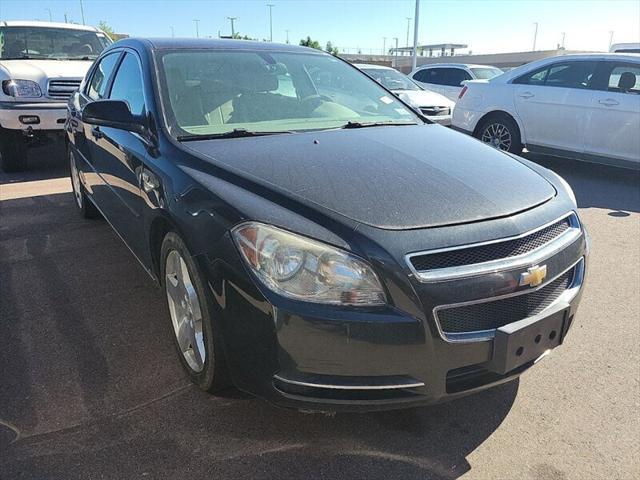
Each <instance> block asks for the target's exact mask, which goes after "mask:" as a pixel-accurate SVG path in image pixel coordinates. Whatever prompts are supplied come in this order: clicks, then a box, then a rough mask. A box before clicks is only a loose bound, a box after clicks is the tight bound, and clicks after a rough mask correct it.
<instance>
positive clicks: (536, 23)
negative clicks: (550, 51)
mask: <svg viewBox="0 0 640 480" xmlns="http://www.w3.org/2000/svg"><path fill="white" fill-rule="evenodd" d="M533 24H534V25H535V26H536V29H535V31H534V32H533V51H534V52H535V51H536V40H537V39H538V22H533Z"/></svg>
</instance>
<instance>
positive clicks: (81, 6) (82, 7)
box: [80, 0, 85, 25]
mask: <svg viewBox="0 0 640 480" xmlns="http://www.w3.org/2000/svg"><path fill="white" fill-rule="evenodd" d="M80 13H81V14H82V24H83V25H85V23H84V5H83V4H82V0H80Z"/></svg>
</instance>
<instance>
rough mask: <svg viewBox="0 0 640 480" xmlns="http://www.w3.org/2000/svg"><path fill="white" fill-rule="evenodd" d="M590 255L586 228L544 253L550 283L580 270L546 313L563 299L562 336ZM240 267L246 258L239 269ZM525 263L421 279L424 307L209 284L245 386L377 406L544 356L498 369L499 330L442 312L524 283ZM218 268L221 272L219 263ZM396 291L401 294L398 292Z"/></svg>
mask: <svg viewBox="0 0 640 480" xmlns="http://www.w3.org/2000/svg"><path fill="white" fill-rule="evenodd" d="M586 255H587V245H586V238H585V235H581V236H580V237H579V238H578V239H577V240H575V241H574V242H573V243H572V244H571V245H570V246H569V247H567V248H566V249H564V250H563V251H561V252H557V253H556V254H554V255H553V256H552V257H551V258H548V259H546V260H545V263H546V265H547V267H548V269H549V272H550V277H549V281H548V282H545V283H544V284H543V286H545V285H547V284H548V283H550V282H551V281H552V280H553V278H552V276H553V277H554V278H555V277H556V276H558V275H560V273H561V271H563V270H562V269H564V270H566V267H567V265H570V266H572V268H576V272H577V273H576V274H574V280H572V283H571V288H569V289H567V291H566V294H565V295H563V296H562V297H561V298H560V299H559V301H558V302H555V303H554V304H553V305H549V306H548V307H547V308H546V309H545V310H543V312H542V313H541V316H540V318H545V315H546V314H547V313H548V315H551V314H552V313H557V312H556V310H557V308H558V307H559V306H561V307H562V309H564V311H565V312H566V314H565V317H564V318H565V321H564V323H563V327H562V331H561V332H560V343H562V340H563V339H564V338H565V336H566V335H567V332H568V331H569V329H570V328H571V325H572V323H573V319H574V316H575V313H576V310H577V308H578V304H579V302H580V297H581V293H582V285H583V280H584V273H585V269H586ZM217 268H219V266H218V267H217ZM237 268H240V269H242V265H237V266H235V267H234V268H232V269H231V270H234V271H236V272H237V271H238V270H237ZM521 273H522V268H521V267H519V268H514V269H512V270H508V271H501V272H494V273H489V274H487V275H486V276H483V279H482V282H481V283H479V282H478V281H477V279H463V280H454V281H448V282H440V283H438V282H436V283H420V282H418V281H416V280H415V279H413V280H412V284H413V288H414V293H415V294H416V297H417V298H418V299H419V300H418V304H419V305H418V308H419V311H418V310H412V308H410V305H409V304H408V303H407V301H408V300H407V299H408V298H409V297H410V295H408V296H407V297H406V298H405V299H404V300H399V301H397V302H396V303H395V305H396V306H387V307H384V308H372V309H369V310H361V309H358V310H355V309H344V308H337V307H328V306H319V305H310V304H304V303H301V302H294V301H289V300H286V299H282V298H277V297H274V296H271V295H269V294H268V293H267V292H261V291H260V290H259V288H258V287H256V285H255V284H253V282H251V281H247V279H246V278H242V277H243V276H242V275H233V274H225V275H224V277H226V280H222V283H221V284H220V285H217V286H216V285H211V288H212V291H213V292H214V297H215V298H216V299H217V300H218V302H219V307H220V316H221V325H220V327H221V328H222V331H223V337H224V339H225V354H226V357H227V360H228V363H229V365H230V367H231V374H232V377H233V380H234V383H235V384H236V386H237V387H238V388H240V389H241V390H244V391H247V392H249V393H252V394H254V395H257V396H260V397H262V398H265V399H267V400H269V401H271V402H273V403H276V404H278V405H282V406H287V407H292V408H298V409H304V410H312V411H353V410H357V411H369V410H384V409H397V408H406V407H413V406H419V405H429V404H434V403H439V402H443V401H448V400H452V399H455V398H458V397H461V396H464V395H468V394H470V393H474V392H477V391H480V390H483V389H486V388H490V387H492V386H495V385H498V384H501V383H504V382H507V381H510V380H512V379H514V378H516V377H518V376H519V375H520V374H521V373H523V372H524V371H526V370H527V369H528V368H530V367H531V366H532V365H533V364H534V363H535V362H536V361H537V360H538V359H539V358H537V357H536V358H530V359H527V361H526V362H525V363H522V364H518V365H517V367H516V368H513V369H512V370H509V371H506V373H505V372H502V373H496V370H495V369H494V368H493V367H492V362H493V361H494V360H495V357H496V354H495V352H494V348H495V345H494V340H493V338H490V337H489V338H487V337H484V338H480V339H477V338H476V339H473V340H470V341H465V340H463V341H452V340H451V339H450V338H447V336H445V335H443V333H442V332H441V331H440V327H439V323H438V320H437V318H436V314H435V313H434V312H435V310H436V307H437V306H438V305H442V304H446V303H452V302H451V300H452V298H455V299H458V298H459V299H461V300H463V301H465V300H467V299H468V298H470V297H473V296H480V297H482V296H490V295H486V291H491V292H494V293H493V295H492V296H498V294H499V293H500V292H501V290H504V289H505V288H509V286H511V288H512V287H513V284H514V282H515V284H516V285H517V284H518V281H517V280H516V279H517V278H519V277H520V275H521ZM212 276H215V277H219V272H218V273H216V274H213V275H212ZM485 277H486V278H485ZM483 289H485V291H482V290H483ZM393 296H394V297H395V298H396V299H400V298H401V295H400V293H397V294H396V293H394V295H393ZM465 296H466V297H465ZM560 301H561V302H562V305H560V303H559V302H560ZM554 309H555V310H554ZM545 355H546V352H545ZM540 356H544V355H542V354H541V355H540ZM493 363H495V362H493Z"/></svg>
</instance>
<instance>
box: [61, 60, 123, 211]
mask: <svg viewBox="0 0 640 480" xmlns="http://www.w3.org/2000/svg"><path fill="white" fill-rule="evenodd" d="M121 55H122V52H121V51H116V52H113V53H109V54H107V55H105V56H104V57H102V58H101V59H100V60H98V63H97V64H96V65H95V67H93V70H92V71H91V73H90V76H89V79H88V81H87V83H86V85H85V87H84V89H83V90H82V92H81V93H80V94H79V95H78V105H77V107H78V108H75V105H74V106H73V108H71V110H70V114H71V118H70V124H71V127H72V131H73V136H74V142H73V144H74V146H75V148H76V152H77V155H76V157H77V158H76V160H77V161H78V162H79V163H78V168H79V170H80V175H81V177H82V180H83V183H84V184H85V187H86V189H87V190H88V191H89V192H90V194H91V196H92V198H93V199H94V200H95V202H96V203H97V204H98V208H102V207H101V204H102V199H103V198H104V196H105V194H106V184H105V183H104V182H103V181H102V179H101V177H100V176H99V175H98V174H97V171H96V167H95V165H94V162H95V159H94V154H95V149H94V141H95V139H94V137H93V134H92V129H93V126H92V125H89V124H86V123H83V122H82V119H81V113H82V109H83V108H84V106H85V105H86V104H87V103H89V102H92V101H94V100H100V99H102V98H105V97H106V95H107V89H108V87H109V85H110V83H111V79H112V77H113V73H114V71H115V69H116V67H117V66H118V62H119V60H120V56H121Z"/></svg>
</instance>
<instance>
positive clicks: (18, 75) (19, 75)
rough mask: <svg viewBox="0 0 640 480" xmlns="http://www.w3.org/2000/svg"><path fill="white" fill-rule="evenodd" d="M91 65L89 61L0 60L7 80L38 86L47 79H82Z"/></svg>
mask: <svg viewBox="0 0 640 480" xmlns="http://www.w3.org/2000/svg"><path fill="white" fill-rule="evenodd" d="M91 63H92V61H91V60H0V66H1V67H2V70H4V72H3V73H4V75H7V76H8V78H12V79H20V80H33V81H35V82H38V83H40V84H42V83H43V82H46V79H48V78H84V76H85V74H86V73H87V70H89V67H90V66H91Z"/></svg>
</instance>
